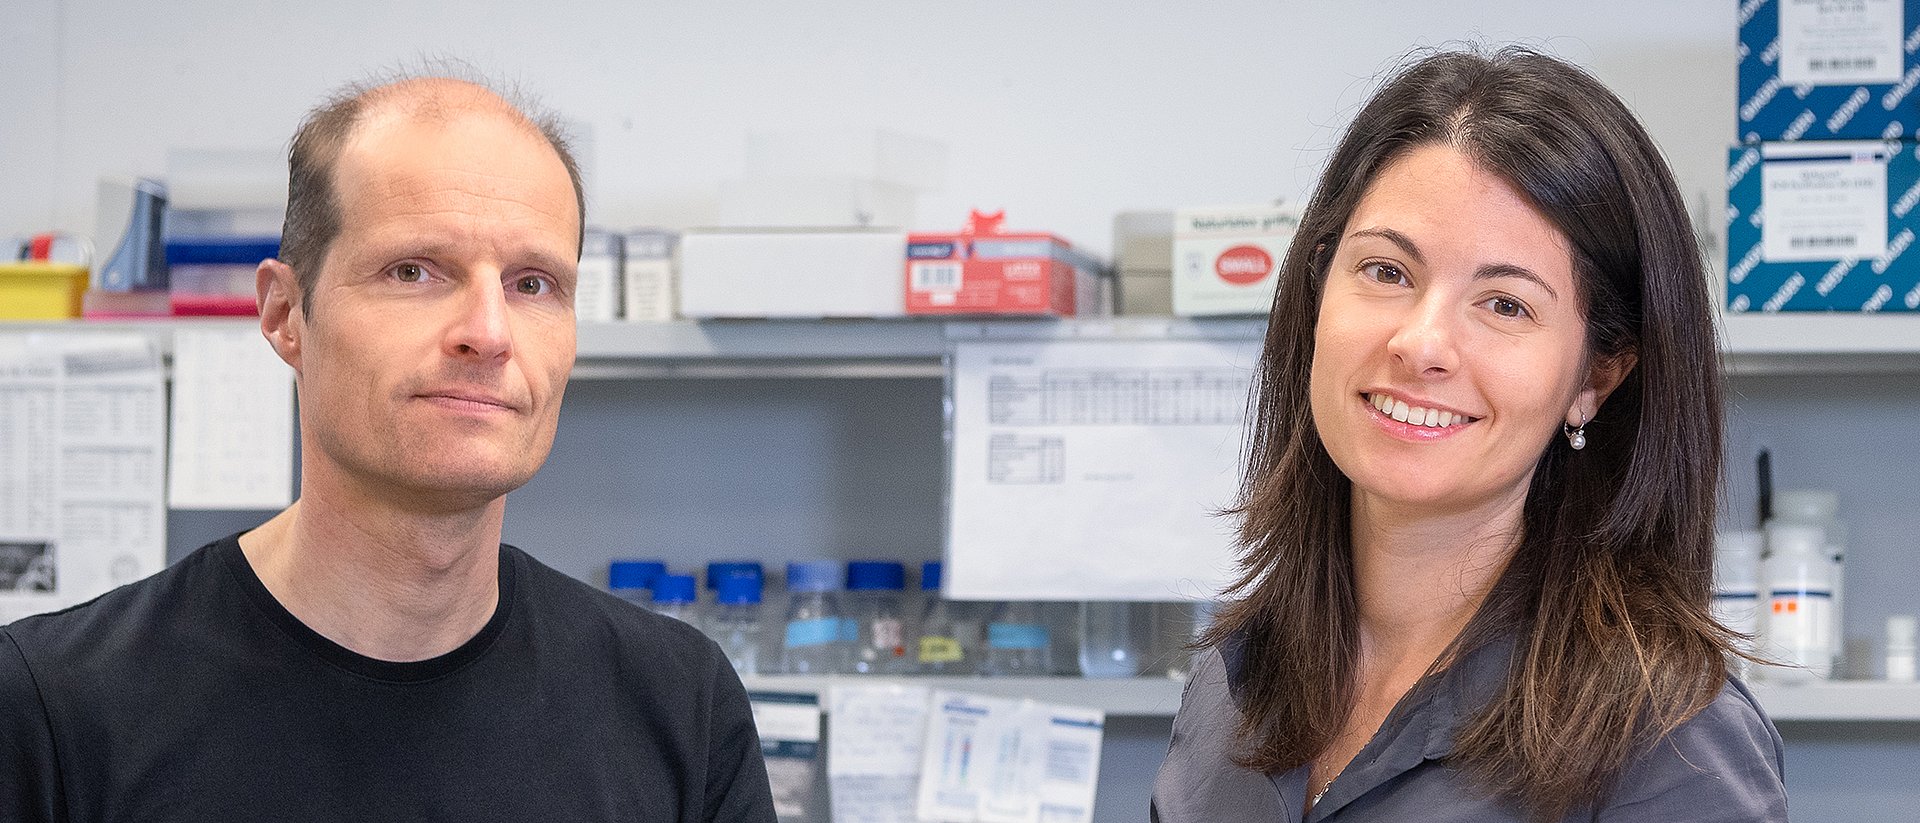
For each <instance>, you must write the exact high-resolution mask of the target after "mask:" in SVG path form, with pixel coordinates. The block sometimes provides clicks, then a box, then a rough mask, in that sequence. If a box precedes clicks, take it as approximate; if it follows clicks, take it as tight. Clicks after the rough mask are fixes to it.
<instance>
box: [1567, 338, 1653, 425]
mask: <svg viewBox="0 0 1920 823" xmlns="http://www.w3.org/2000/svg"><path fill="white" fill-rule="evenodd" d="M1639 362H1640V358H1639V357H1638V356H1636V355H1635V354H1634V353H1633V352H1632V351H1624V352H1621V353H1619V354H1614V355H1609V356H1606V357H1600V358H1595V359H1594V361H1593V367H1592V369H1590V370H1589V371H1588V372H1587V382H1586V385H1585V386H1583V387H1581V389H1580V393H1579V394H1577V395H1574V398H1573V407H1572V408H1570V409H1567V425H1569V426H1573V427H1574V428H1579V427H1581V426H1584V425H1586V423H1587V421H1589V420H1592V419H1593V418H1594V417H1596V416H1598V415H1599V414H1600V405H1601V404H1603V403H1605V402H1607V395H1610V394H1613V390H1614V389H1617V388H1620V383H1621V382H1622V381H1624V380H1626V379H1627V374H1628V373H1630V372H1632V371H1633V367H1634V366H1635V365H1638V364H1639Z"/></svg>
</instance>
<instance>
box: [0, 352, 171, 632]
mask: <svg viewBox="0 0 1920 823" xmlns="http://www.w3.org/2000/svg"><path fill="white" fill-rule="evenodd" d="M165 396H166V395H165V386H164V378H163V375H162V372H161V367H160V357H159V354H158V352H157V350H156V349H155V348H154V346H153V345H152V343H151V341H149V340H148V339H147V338H146V337H145V336H143V335H98V334H76V335H56V334H5V333H0V624H4V623H7V622H10V621H12V620H14V619H17V618H20V617H24V616H26V615H30V614H37V613H39V612H44V611H51V610H54V609H60V608H65V607H66V606H70V605H73V604H76V603H80V602H83V601H85V600H88V599H90V598H93V597H95V596H97V595H99V594H102V593H104V592H106V591H107V590H108V589H111V588H113V587H115V586H118V585H120V584H123V583H130V582H132V581H134V580H138V579H140V578H141V577H145V576H146V575H149V574H152V573H154V572H156V571H159V570H160V568H161V566H163V565H165V563H166V508H165V503H164V501H163V499H162V496H161V492H162V490H163V489H162V483H163V479H164V474H163V471H164V461H165V452H164V451H163V443H162V438H163V436H164V430H165V418H164V416H163V415H164V414H165V410H164V409H165Z"/></svg>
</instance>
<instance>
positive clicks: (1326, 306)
mask: <svg viewBox="0 0 1920 823" xmlns="http://www.w3.org/2000/svg"><path fill="white" fill-rule="evenodd" d="M1701 260H1702V258H1701V253H1700V250H1699V247H1698V245H1697V243H1696V241H1695V238H1694V235H1693V232H1692V229H1691V228H1690V226H1689V224H1688V221H1687V215H1686V210H1685V208H1684V206H1683V204H1682V201H1681V198H1680V196H1679V193H1678V191H1677V189H1676V186H1675V184H1674V182H1673V176H1672V173H1671V171H1670V170H1669V169H1668V168H1667V165H1666V163H1665V162H1664V161H1663V160H1662V158H1661V156H1660V153H1659V150H1658V149H1657V148H1656V147H1655V146H1654V144H1653V142H1652V140H1651V139H1649V138H1648V136H1647V135H1646V133H1645V131H1644V130H1643V129H1642V128H1641V127H1640V125H1639V124H1638V122H1636V121H1635V119H1634V117H1633V115H1632V114H1631V113H1630V112H1628V110H1627V109H1626V107H1625V106H1624V105H1622V104H1621V102H1620V101H1619V100H1618V99H1617V98H1616V97H1614V96H1613V95H1612V94H1611V93H1610V92H1608V91H1607V90H1606V89H1605V88H1604V87H1603V86H1601V85H1600V83H1599V82H1598V81H1596V80H1594V79H1593V78H1592V77H1591V76H1589V75H1587V74H1586V73H1585V72H1582V71H1581V70H1579V69H1577V68H1574V67H1572V66H1569V65H1567V64H1565V63H1563V62H1560V61H1558V60H1555V59H1553V58H1549V57H1545V56H1541V55H1538V54H1535V53H1532V52H1528V51H1524V50H1518V49H1506V50H1502V51H1499V52H1497V53H1494V54H1491V55H1481V54H1476V53H1441V54H1434V55H1431V56H1427V57H1425V58H1422V59H1420V60H1418V61H1417V62H1415V63H1413V64H1412V65H1410V66H1409V67H1407V68H1406V69H1404V70H1403V71H1402V72H1401V73H1399V74H1398V76H1396V77H1395V78H1393V79H1392V80H1391V81H1389V82H1388V83H1387V84H1386V86H1385V87H1383V88H1382V89H1381V90H1380V91H1379V92H1378V93H1377V94H1376V95H1375V97H1374V98H1373V99H1372V100H1371V101H1370V102H1368V103H1367V105H1366V106H1365V107H1364V108H1363V109H1362V110H1361V112H1360V113H1359V115H1358V116H1357V117H1356V118H1355V120H1354V122H1353V124H1352V126H1351V127H1350V128H1349V130H1348V132H1347V134H1346V136H1345V138H1344V139H1343V140H1342V141H1341V143H1340V145H1339V147H1338V148H1337V149H1336V150H1335V151H1334V153H1333V155H1332V158H1331V159H1330V161H1329V164H1328V167H1327V170H1326V172H1325V174H1324V176H1323V177H1322V180H1321V183H1320V186H1319V188H1318V190H1317V191H1316V192H1315V194H1314V196H1313V198H1312V200H1311V201H1310V203H1309V204H1308V206H1307V209H1306V212H1305V215H1304V218H1303V220H1302V221H1301V225H1300V228H1299V232H1298V233H1297V234H1296V236H1295V238H1294V241H1293V245H1292V247H1291V248H1290V249H1289V250H1288V252H1287V255H1286V259H1285V261H1284V263H1283V264H1282V274H1281V284H1280V287H1279V290H1278V293H1277V294H1276V296H1275V299H1274V305H1273V310H1272V312H1271V315H1270V317H1269V325H1268V329H1267V337H1266V346H1265V350H1264V352H1263V354H1262V356H1261V359H1260V362H1259V367H1258V375H1257V379H1256V386H1257V389H1256V404H1257V411H1256V414H1255V417H1254V424H1253V429H1252V438H1251V441H1250V445H1249V462H1248V466H1247V472H1246V476H1245V481H1244V486H1243V492H1242V497H1241V501H1240V503H1239V505H1238V507H1237V510H1236V513H1237V514H1238V515H1239V517H1240V518H1241V527H1240V540H1241V543H1242V546H1243V566H1244V573H1243V575H1242V576H1241V578H1240V579H1239V580H1238V581H1237V583H1236V584H1235V585H1234V586H1233V587H1232V589H1230V595H1231V600H1230V602H1229V604H1228V605H1226V606H1225V607H1224V608H1223V610H1222V611H1221V613H1220V615H1219V616H1218V618H1217V619H1216V622H1215V624H1214V626H1213V628H1212V629H1211V631H1210V632H1209V634H1208V635H1206V637H1205V639H1204V641H1203V643H1204V645H1205V647H1206V648H1205V649H1204V650H1203V652H1202V654H1201V662H1200V664H1199V665H1198V666H1197V667H1196V670H1195V673H1194V676H1193V678H1192V680H1191V681H1190V682H1189V684H1188V687H1187V692H1186V694H1185V695H1184V696H1183V698H1182V702H1181V707H1180V713H1179V715H1178V717H1177V718H1176V720H1175V721H1174V731H1173V742H1172V746H1171V748H1170V750H1169V753H1168V756H1167V761H1166V763H1165V764H1164V765H1163V766H1162V769H1161V772H1160V776H1159V779H1158V781H1157V782H1156V785H1155V791H1154V816H1155V819H1156V820H1159V821H1165V823H1186V822H1187V821H1206V822H1207V823H1220V821H1234V820H1274V821H1279V820H1289V821H1299V820H1303V819H1304V820H1306V821H1319V820H1340V821H1387V820H1393V821H1407V820H1420V821H1448V820H1461V821H1465V820H1473V821H1499V820H1516V821H1519V820H1527V821H1555V820H1647V821H1656V820H1657V821H1675V820H1688V821H1711V820H1725V821H1756V820H1766V821H1776V820H1785V819H1786V795H1785V790H1784V788H1783V785H1782V782H1781V781H1782V778H1781V774H1782V764H1781V744H1780V738H1779V735H1778V733H1777V732H1775V730H1774V728H1773V726H1772V724H1771V723H1770V722H1769V721H1768V720H1767V719H1766V716H1765V714H1764V713H1763V712H1762V711H1761V709H1760V707H1759V706H1758V705H1757V704H1756V703H1755V702H1754V700H1753V698H1752V696H1751V695H1750V694H1748V692H1747V691H1746V689H1745V687H1744V686H1742V685H1741V684H1740V683H1739V682H1738V681H1737V680H1735V679H1733V678H1731V677H1730V676H1729V673H1728V668H1727V664H1726V660H1727V655H1728V654H1729V653H1730V652H1731V651H1732V650H1733V648H1734V646H1733V641H1734V640H1735V639H1737V638H1736V637H1735V636H1733V635H1731V634H1730V633H1729V632H1728V631H1727V630H1726V629H1724V628H1722V627H1721V626H1720V625H1718V624H1717V623H1715V622H1714V620H1713V619H1712V617H1711V616H1710V614H1709V605H1708V604H1709V597H1710V593H1711V586H1712V567H1713V524H1714V516H1715V504H1716V500H1717V498H1718V492H1719V481H1720V463H1721V375H1720V371H1719V355H1718V349H1717V346H1716V344H1715V337H1714V327H1713V319H1712V311H1713V310H1712V305H1711V301H1710V298H1709V297H1708V294H1707V282H1706V275H1705V273H1704V271H1703V269H1702V262H1701Z"/></svg>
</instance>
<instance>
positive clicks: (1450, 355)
mask: <svg viewBox="0 0 1920 823" xmlns="http://www.w3.org/2000/svg"><path fill="white" fill-rule="evenodd" d="M1459 322H1460V318H1459V316H1458V313H1457V312H1454V311H1453V310H1452V308H1451V307H1450V306H1449V304H1448V301H1446V300H1443V299H1439V297H1438V296H1437V295H1423V296H1422V297H1421V299H1420V300H1419V302H1417V303H1415V304H1414V305H1413V306H1412V307H1410V308H1409V310H1408V311H1407V313H1406V314H1405V315H1404V316H1403V317H1402V318H1401V323H1400V327H1399V328H1398V329H1397V330H1395V331H1394V334H1393V337H1392V339H1390V340H1388V341H1387V351H1388V353H1389V354H1390V355H1391V356H1392V357H1393V359H1394V361H1395V362H1396V363H1398V364H1399V365H1400V366H1401V367H1402V368H1403V369H1405V371H1406V373H1408V374H1410V375H1412V376H1416V377H1423V378H1435V377H1443V376H1446V375H1448V374H1451V373H1452V372H1453V371H1454V369H1455V368H1457V367H1458V366H1459V363H1460V351H1459V348H1458V337H1459V331H1458V329H1457V328H1455V325H1456V324H1457V323H1459Z"/></svg>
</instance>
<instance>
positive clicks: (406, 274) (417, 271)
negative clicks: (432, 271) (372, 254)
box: [393, 263, 427, 283]
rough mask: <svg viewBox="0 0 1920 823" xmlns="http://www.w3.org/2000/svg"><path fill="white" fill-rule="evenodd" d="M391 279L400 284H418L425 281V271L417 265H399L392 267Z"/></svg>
mask: <svg viewBox="0 0 1920 823" xmlns="http://www.w3.org/2000/svg"><path fill="white" fill-rule="evenodd" d="M393 279H395V280H398V281H400V282H402V283H418V282H420V281H422V280H425V279H427V270H426V268H425V267H423V266H421V265H420V264H418V263H401V264H400V265H398V266H394V267H393Z"/></svg>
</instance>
